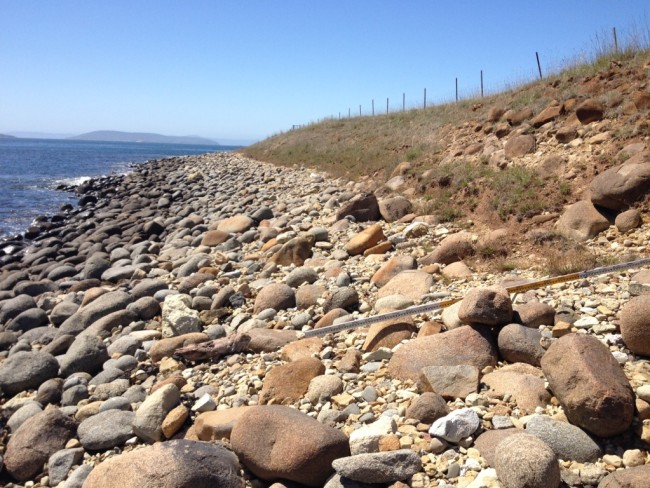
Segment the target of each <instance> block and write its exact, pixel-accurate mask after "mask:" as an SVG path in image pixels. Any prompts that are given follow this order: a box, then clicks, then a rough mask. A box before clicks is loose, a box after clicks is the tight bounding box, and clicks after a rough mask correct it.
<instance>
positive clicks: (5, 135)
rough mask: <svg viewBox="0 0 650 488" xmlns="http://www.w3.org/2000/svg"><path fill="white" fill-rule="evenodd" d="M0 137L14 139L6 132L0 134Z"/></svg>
mask: <svg viewBox="0 0 650 488" xmlns="http://www.w3.org/2000/svg"><path fill="white" fill-rule="evenodd" d="M0 139H15V137H14V136H10V135H7V134H0Z"/></svg>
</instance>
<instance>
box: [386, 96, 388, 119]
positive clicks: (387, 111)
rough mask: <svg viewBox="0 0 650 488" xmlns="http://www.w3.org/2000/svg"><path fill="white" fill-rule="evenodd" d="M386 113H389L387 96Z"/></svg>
mask: <svg viewBox="0 0 650 488" xmlns="http://www.w3.org/2000/svg"><path fill="white" fill-rule="evenodd" d="M386 115H388V97H386Z"/></svg>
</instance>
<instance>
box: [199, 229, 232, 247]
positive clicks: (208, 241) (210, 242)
mask: <svg viewBox="0 0 650 488" xmlns="http://www.w3.org/2000/svg"><path fill="white" fill-rule="evenodd" d="M229 238H230V234H228V233H227V232H224V231H222V230H216V229H215V230H209V231H207V232H206V233H205V235H204V236H203V239H201V245H202V246H209V247H214V246H218V245H219V244H223V243H224V242H226V241H227V240H228V239H229Z"/></svg>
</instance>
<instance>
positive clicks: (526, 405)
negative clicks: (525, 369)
mask: <svg viewBox="0 0 650 488" xmlns="http://www.w3.org/2000/svg"><path fill="white" fill-rule="evenodd" d="M481 382H482V383H485V384H486V385H487V386H488V388H489V389H488V391H487V392H486V395H487V396H489V397H491V398H500V399H502V398H503V397H505V396H506V395H510V396H511V397H512V399H513V400H514V401H515V402H516V403H517V406H518V407H519V409H520V410H521V411H522V412H524V413H527V414H528V413H533V412H534V411H535V408H536V407H546V405H548V403H549V402H550V401H551V395H550V394H549V393H548V391H546V388H545V387H544V380H543V379H541V378H538V377H537V376H534V375H532V374H527V373H519V372H517V371H507V370H506V371H501V370H499V371H495V372H493V373H488V374H486V375H485V376H483V378H482V379H481Z"/></svg>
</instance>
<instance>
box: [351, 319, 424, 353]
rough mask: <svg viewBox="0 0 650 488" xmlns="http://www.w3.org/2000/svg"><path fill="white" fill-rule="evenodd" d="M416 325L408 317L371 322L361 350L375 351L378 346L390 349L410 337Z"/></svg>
mask: <svg viewBox="0 0 650 488" xmlns="http://www.w3.org/2000/svg"><path fill="white" fill-rule="evenodd" d="M415 331H416V327H415V325H414V324H413V320H412V319H410V318H403V319H395V320H388V321H386V322H378V323H376V324H372V325H371V326H370V329H369V330H368V334H367V335H366V341H365V342H364V343H363V346H362V348H361V350H362V351H366V352H367V351H376V350H377V349H379V348H380V347H387V348H389V349H392V348H393V347H395V346H396V345H397V344H399V343H400V342H402V341H403V340H406V339H410V338H411V335H412V334H413V332H415Z"/></svg>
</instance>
